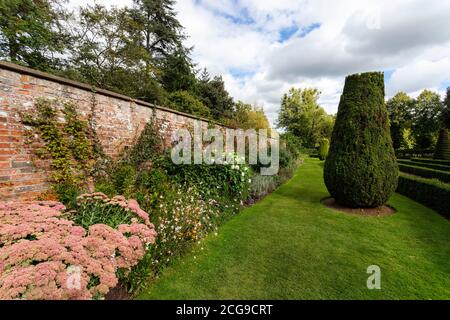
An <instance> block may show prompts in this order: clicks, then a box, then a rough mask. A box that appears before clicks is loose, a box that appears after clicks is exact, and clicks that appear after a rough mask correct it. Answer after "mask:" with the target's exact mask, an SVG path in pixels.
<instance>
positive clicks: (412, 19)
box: [70, 0, 450, 123]
mask: <svg viewBox="0 0 450 320" xmlns="http://www.w3.org/2000/svg"><path fill="white" fill-rule="evenodd" d="M97 2H98V3H102V4H107V5H118V6H124V5H129V4H130V3H131V2H132V1H131V0H97ZM70 3H71V5H72V6H74V7H75V6H77V5H79V4H86V3H88V1H82V0H70ZM175 9H176V10H177V12H178V18H179V20H180V22H181V23H182V25H183V26H184V27H185V32H186V34H187V35H188V36H189V38H188V39H187V40H186V45H188V46H194V50H193V59H194V61H195V62H196V63H197V64H198V67H199V68H203V67H206V68H208V69H209V70H210V72H211V73H212V74H214V75H216V74H221V75H223V77H224V80H225V83H226V86H227V89H228V90H229V91H230V92H231V94H232V95H233V96H234V97H235V98H236V99H241V100H244V101H246V102H250V103H254V104H258V105H260V106H263V107H264V109H265V111H266V113H267V115H268V116H269V118H270V120H271V122H272V123H274V122H275V120H276V117H277V113H278V110H279V104H280V99H281V97H282V94H283V93H284V92H286V91H287V90H288V89H289V88H290V87H293V86H295V87H301V88H305V87H316V88H318V89H319V90H320V91H321V92H322V94H321V97H320V101H319V102H320V103H321V105H322V106H323V107H324V108H325V109H326V110H327V111H328V112H329V113H335V112H336V110H337V106H338V103H339V97H340V94H341V92H342V88H343V82H344V79H345V76H346V75H348V74H351V73H357V72H365V71H374V70H376V71H385V79H386V93H387V96H388V97H389V96H392V95H393V94H395V93H396V92H398V91H400V90H401V91H405V92H407V93H408V94H410V95H412V96H416V95H417V94H418V93H419V92H420V91H421V90H423V89H424V88H429V89H432V90H436V91H439V92H440V93H443V92H444V90H445V88H446V86H448V85H450V19H448V17H449V16H450V1H426V0H340V1H332V0H314V1H310V0H277V1H273V0H178V1H177V3H176V5H175Z"/></svg>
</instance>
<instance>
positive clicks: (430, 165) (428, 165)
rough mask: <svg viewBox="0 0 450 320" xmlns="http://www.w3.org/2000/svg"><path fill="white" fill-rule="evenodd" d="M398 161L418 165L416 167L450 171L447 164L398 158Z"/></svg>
mask: <svg viewBox="0 0 450 320" xmlns="http://www.w3.org/2000/svg"><path fill="white" fill-rule="evenodd" d="M397 161H398V163H401V164H406V165H410V166H416V167H421V168H428V169H434V170H440V171H446V172H450V166H446V165H441V164H435V163H427V162H418V161H417V162H416V161H411V160H405V159H398V160H397Z"/></svg>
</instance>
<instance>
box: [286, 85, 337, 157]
mask: <svg viewBox="0 0 450 320" xmlns="http://www.w3.org/2000/svg"><path fill="white" fill-rule="evenodd" d="M318 98H319V91H318V90H317V89H304V90H302V89H296V88H291V89H290V90H289V92H288V93H286V94H285V95H284V96H283V99H282V102H281V110H280V113H279V116H278V127H279V128H284V129H286V131H287V132H290V133H292V134H294V135H296V136H297V137H299V138H300V139H302V141H303V143H304V145H305V146H306V147H310V148H313V147H315V146H316V144H317V143H318V142H319V140H320V139H321V138H323V137H330V134H331V130H332V128H333V124H334V119H333V118H332V117H331V116H329V115H327V113H326V112H325V110H323V109H322V108H321V107H320V106H319V105H318V103H317V99H318Z"/></svg>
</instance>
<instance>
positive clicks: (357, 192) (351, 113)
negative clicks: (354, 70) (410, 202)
mask: <svg viewBox="0 0 450 320" xmlns="http://www.w3.org/2000/svg"><path fill="white" fill-rule="evenodd" d="M397 179H398V165H397V161H396V158H395V154H394V149H393V147H392V140H391V136H390V132H389V120H388V114H387V110H386V107H385V103H384V77H383V74H382V73H363V74H356V75H351V76H348V77H347V78H346V81H345V87H344V92H343V95H342V97H341V101H340V103H339V110H338V114H337V119H336V125H335V127H334V130H333V136H332V139H331V146H330V151H329V153H328V157H327V159H326V161H325V167H324V180H325V184H326V186H327V188H328V191H329V192H330V194H331V195H332V196H333V197H334V198H335V199H336V201H337V202H339V203H340V204H342V205H346V206H349V207H378V206H381V205H383V204H385V203H386V201H387V200H388V199H389V197H390V196H391V195H392V194H393V193H394V191H395V189H396V187H397Z"/></svg>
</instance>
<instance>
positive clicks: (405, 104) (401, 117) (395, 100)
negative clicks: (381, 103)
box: [386, 92, 414, 150]
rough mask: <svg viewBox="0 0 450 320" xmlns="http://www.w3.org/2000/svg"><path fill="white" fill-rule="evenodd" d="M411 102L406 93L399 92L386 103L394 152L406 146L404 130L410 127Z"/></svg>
mask: <svg viewBox="0 0 450 320" xmlns="http://www.w3.org/2000/svg"><path fill="white" fill-rule="evenodd" d="M413 102H414V100H413V99H412V98H410V97H409V96H408V95H407V94H406V93H404V92H399V93H397V94H396V95H395V96H394V97H392V98H391V99H389V100H388V102H387V103H386V107H387V110H388V114H389V121H390V126H391V138H392V143H393V145H394V149H396V150H397V149H400V148H402V147H405V146H406V142H405V139H404V132H405V129H408V128H410V127H411V110H412V107H413Z"/></svg>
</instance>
